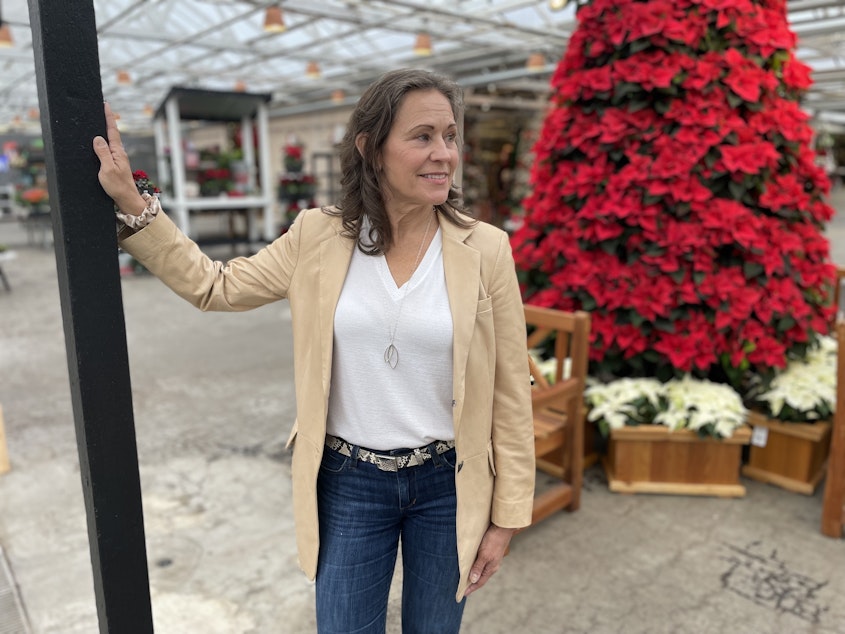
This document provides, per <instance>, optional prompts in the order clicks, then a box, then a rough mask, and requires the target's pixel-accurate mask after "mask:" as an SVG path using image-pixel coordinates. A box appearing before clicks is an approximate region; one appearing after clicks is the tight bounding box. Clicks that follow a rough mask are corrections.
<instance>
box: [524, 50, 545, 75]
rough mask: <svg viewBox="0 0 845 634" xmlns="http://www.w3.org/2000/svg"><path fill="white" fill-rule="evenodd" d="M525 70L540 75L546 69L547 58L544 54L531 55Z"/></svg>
mask: <svg viewBox="0 0 845 634" xmlns="http://www.w3.org/2000/svg"><path fill="white" fill-rule="evenodd" d="M525 68H526V69H528V71H530V72H532V73H539V72H540V71H543V70H545V68H546V58H545V57H543V54H542V53H531V55H529V56H528V60H527V61H526V62H525Z"/></svg>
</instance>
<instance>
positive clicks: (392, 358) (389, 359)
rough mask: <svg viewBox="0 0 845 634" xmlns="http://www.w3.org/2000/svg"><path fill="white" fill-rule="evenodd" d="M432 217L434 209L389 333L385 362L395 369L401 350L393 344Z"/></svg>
mask: <svg viewBox="0 0 845 634" xmlns="http://www.w3.org/2000/svg"><path fill="white" fill-rule="evenodd" d="M432 218H434V211H432V213H431V215H430V216H429V217H428V224H427V225H426V226H425V233H423V237H422V240H421V241H420V247H419V248H418V249H417V257H416V259H415V260H414V268H412V269H411V275H410V277H408V279H407V280H406V281H405V288H404V289H403V291H402V299H400V300H399V309H398V310H397V311H396V320H395V321H394V322H393V329H392V331H391V332H390V333H389V334H390V343H389V344H388V346H387V348H385V350H384V362H385V363H386V364H387V365H389V366H390V367H391V368H392V369H394V370H395V369H396V366H397V365H399V350H398V349H397V348H396V346H395V345H394V344H393V341H394V339H396V331H397V330H398V328H399V318H400V317H401V316H402V306H404V305H405V297H407V295H408V287H409V286H410V285H411V278H412V277H413V276H414V271H416V270H417V266H418V265H419V263H420V257H421V256H422V250H423V245H424V244H425V239H426V238H427V237H428V230H429V229H431V219H432Z"/></svg>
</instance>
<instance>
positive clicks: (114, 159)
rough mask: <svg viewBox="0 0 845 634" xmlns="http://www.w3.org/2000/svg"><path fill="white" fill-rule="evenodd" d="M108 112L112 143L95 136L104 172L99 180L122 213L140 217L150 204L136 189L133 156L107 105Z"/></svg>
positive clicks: (108, 127)
mask: <svg viewBox="0 0 845 634" xmlns="http://www.w3.org/2000/svg"><path fill="white" fill-rule="evenodd" d="M105 111H106V136H107V137H108V141H106V139H104V138H103V137H101V136H96V137H94V153H95V154H96V155H97V158H98V159H100V171H99V173H98V174H97V177H98V178H99V179H100V185H102V186H103V189H105V190H106V193H107V194H108V195H109V196H111V198H112V200H114V202H115V204H116V205H117V208H118V209H120V211H122V212H123V213H125V214H132V215H134V216H140V215H141V213H142V212H143V211H144V209H145V208H146V206H147V203H146V202H145V201H144V199H143V198H142V197H141V194H139V193H138V188H137V187H136V186H135V179H134V178H132V168H131V167H130V165H129V157H128V156H127V155H126V150H125V149H124V147H123V143H122V142H121V140H120V131H119V130H118V129H117V119H116V118H115V116H114V113H113V112H112V110H111V107H110V106H109V104H107V103H106V104H105Z"/></svg>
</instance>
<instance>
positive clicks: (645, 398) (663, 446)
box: [585, 375, 751, 497]
mask: <svg viewBox="0 0 845 634" xmlns="http://www.w3.org/2000/svg"><path fill="white" fill-rule="evenodd" d="M585 400H586V402H587V406H588V408H589V409H588V414H587V420H589V421H590V422H592V423H594V424H596V425H598V427H599V430H600V431H601V433H602V435H603V436H605V437H606V438H607V439H608V450H607V455H606V456H605V459H604V468H605V472H606V473H607V479H608V485H609V487H610V490H611V491H616V492H620V493H676V494H683V495H717V496H722V497H740V496H742V495H745V487H744V486H742V484H741V483H740V481H739V475H740V462H741V459H742V446H743V445H745V444H747V443H748V441H749V438H750V436H751V432H750V429H749V428H748V426H747V425H746V424H745V420H746V417H747V414H748V411H747V410H746V408H745V406H744V405H743V403H742V399H741V398H740V396H739V394H737V393H736V391H734V390H733V389H732V388H731V387H730V386H728V385H725V384H721V383H714V382H712V381H708V380H702V379H696V378H694V377H692V376H689V375H687V376H684V377H682V378H679V379H671V380H669V381H667V382H662V381H659V380H657V379H653V378H645V377H638V378H622V379H617V380H615V381H611V382H608V383H600V382H598V381H593V382H592V383H591V385H590V386H589V387H588V388H587V390H586V392H585Z"/></svg>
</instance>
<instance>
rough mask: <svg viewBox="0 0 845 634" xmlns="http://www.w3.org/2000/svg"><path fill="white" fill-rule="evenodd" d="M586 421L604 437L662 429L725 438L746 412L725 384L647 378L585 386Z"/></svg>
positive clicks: (626, 379) (743, 419)
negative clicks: (625, 429)
mask: <svg viewBox="0 0 845 634" xmlns="http://www.w3.org/2000/svg"><path fill="white" fill-rule="evenodd" d="M584 396H585V399H586V401H587V404H588V406H589V413H588V414H587V418H588V420H590V421H591V422H594V423H596V424H597V425H598V426H599V429H600V430H601V432H602V434H604V435H605V436H607V435H608V434H609V433H610V430H612V429H619V428H621V427H625V426H635V425H665V426H666V427H668V428H669V429H671V430H678V429H690V430H693V431H695V432H697V433H698V434H699V435H700V436H711V437H715V438H729V437H730V436H732V435H733V432H734V430H735V429H737V428H738V427H741V426H742V425H743V424H744V423H745V420H746V418H747V416H748V410H747V409H746V408H745V406H744V405H743V403H742V399H741V398H740V396H739V394H737V393H736V391H734V390H733V389H732V388H731V387H730V386H728V385H723V384H721V383H714V382H713V381H707V380H700V379H695V378H693V377H691V376H689V375H687V376H685V377H683V378H680V379H672V380H670V381H667V382H666V383H663V382H661V381H658V380H657V379H651V378H623V379H616V380H614V381H610V382H609V383H597V382H591V384H590V385H589V387H587V389H586V391H585V393H584Z"/></svg>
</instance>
